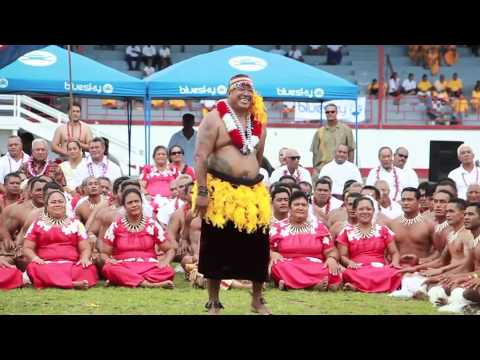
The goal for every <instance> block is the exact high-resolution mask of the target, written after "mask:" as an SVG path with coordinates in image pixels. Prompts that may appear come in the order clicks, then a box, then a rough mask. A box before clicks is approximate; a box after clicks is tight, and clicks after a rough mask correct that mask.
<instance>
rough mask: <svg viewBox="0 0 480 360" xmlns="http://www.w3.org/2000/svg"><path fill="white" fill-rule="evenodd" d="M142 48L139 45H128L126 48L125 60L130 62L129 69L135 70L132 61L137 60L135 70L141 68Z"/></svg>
mask: <svg viewBox="0 0 480 360" xmlns="http://www.w3.org/2000/svg"><path fill="white" fill-rule="evenodd" d="M141 55H142V50H141V49H140V46H138V45H128V46H127V48H126V49H125V61H126V62H127V64H128V70H129V71H133V70H134V68H133V65H132V62H135V70H136V71H138V70H140V60H141Z"/></svg>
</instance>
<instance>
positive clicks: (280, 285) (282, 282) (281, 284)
mask: <svg viewBox="0 0 480 360" xmlns="http://www.w3.org/2000/svg"><path fill="white" fill-rule="evenodd" d="M278 288H279V289H280V290H282V291H287V285H285V281H283V280H280V281H279V282H278Z"/></svg>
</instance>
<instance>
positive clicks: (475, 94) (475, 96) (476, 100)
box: [470, 81, 480, 113]
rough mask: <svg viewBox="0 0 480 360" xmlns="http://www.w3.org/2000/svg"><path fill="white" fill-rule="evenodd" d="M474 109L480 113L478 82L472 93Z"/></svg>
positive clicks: (471, 101)
mask: <svg viewBox="0 0 480 360" xmlns="http://www.w3.org/2000/svg"><path fill="white" fill-rule="evenodd" d="M470 103H471V104H472V108H473V110H474V111H475V112H477V113H478V111H479V110H480V81H477V84H476V85H475V88H474V89H473V91H472V99H471V100H470Z"/></svg>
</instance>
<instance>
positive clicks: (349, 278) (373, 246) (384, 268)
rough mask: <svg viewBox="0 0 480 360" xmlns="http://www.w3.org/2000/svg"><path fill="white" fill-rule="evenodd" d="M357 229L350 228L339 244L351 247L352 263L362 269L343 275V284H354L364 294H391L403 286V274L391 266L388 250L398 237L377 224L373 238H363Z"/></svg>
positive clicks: (344, 231) (343, 231)
mask: <svg viewBox="0 0 480 360" xmlns="http://www.w3.org/2000/svg"><path fill="white" fill-rule="evenodd" d="M355 229H356V227H355V226H352V225H347V226H346V227H345V228H344V229H343V230H342V232H341V233H340V234H339V235H338V237H337V242H338V243H339V244H342V245H344V246H346V247H347V248H348V253H349V258H350V260H352V261H354V262H356V263H357V264H359V265H360V268H358V269H347V270H345V271H344V272H343V274H342V276H343V282H344V283H347V282H348V283H351V284H352V285H353V286H355V287H356V288H357V289H358V290H359V291H363V292H391V291H394V290H397V289H398V288H399V287H400V282H401V279H402V278H401V276H402V275H401V273H400V272H399V271H398V270H397V269H395V268H394V267H392V266H391V265H390V264H387V263H386V261H385V250H386V248H387V246H388V244H390V243H391V242H392V241H394V236H395V234H394V233H393V232H392V231H391V230H390V229H388V228H387V227H385V226H381V225H378V224H377V225H374V227H373V229H372V230H373V235H371V236H369V237H365V236H361V235H360V234H359V233H357V232H356V231H355Z"/></svg>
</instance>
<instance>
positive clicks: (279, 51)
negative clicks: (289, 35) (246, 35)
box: [270, 45, 287, 56]
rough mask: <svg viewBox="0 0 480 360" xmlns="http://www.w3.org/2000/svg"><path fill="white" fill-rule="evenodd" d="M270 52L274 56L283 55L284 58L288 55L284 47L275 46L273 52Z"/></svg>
mask: <svg viewBox="0 0 480 360" xmlns="http://www.w3.org/2000/svg"><path fill="white" fill-rule="evenodd" d="M270 52H271V53H273V54H277V55H282V56H285V55H287V52H286V51H285V50H283V49H282V45H275V47H274V48H273V49H272V50H270Z"/></svg>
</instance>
